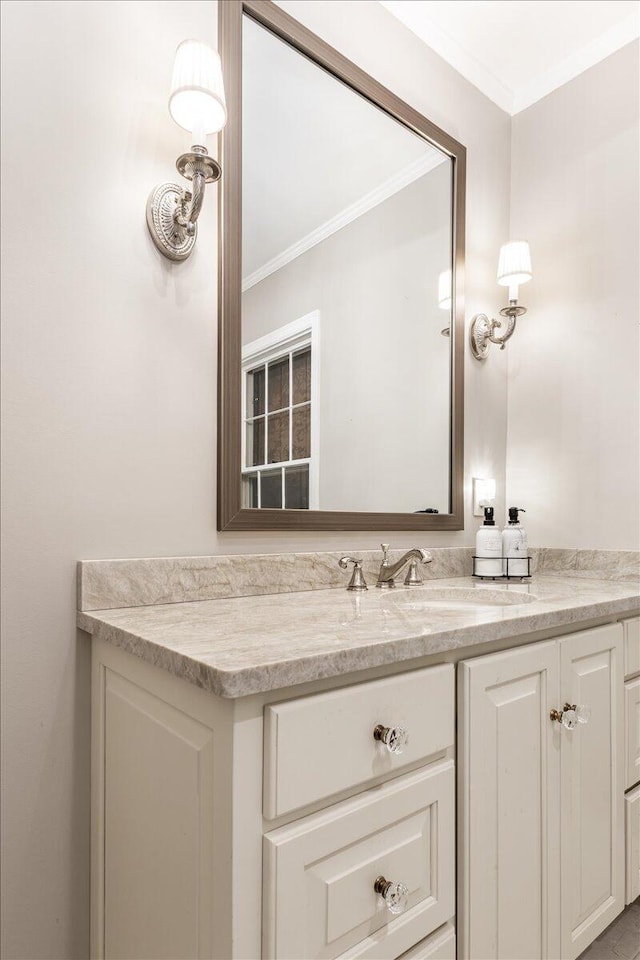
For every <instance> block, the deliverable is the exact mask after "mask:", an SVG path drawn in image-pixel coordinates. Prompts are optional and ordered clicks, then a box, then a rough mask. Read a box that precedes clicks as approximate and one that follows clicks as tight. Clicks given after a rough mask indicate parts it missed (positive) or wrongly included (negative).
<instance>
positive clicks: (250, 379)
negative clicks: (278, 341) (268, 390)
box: [247, 367, 265, 417]
mask: <svg viewBox="0 0 640 960" xmlns="http://www.w3.org/2000/svg"><path fill="white" fill-rule="evenodd" d="M264 379H265V375H264V367H256V369H255V370H250V371H249V373H248V374H247V417H257V416H260V414H262V413H264Z"/></svg>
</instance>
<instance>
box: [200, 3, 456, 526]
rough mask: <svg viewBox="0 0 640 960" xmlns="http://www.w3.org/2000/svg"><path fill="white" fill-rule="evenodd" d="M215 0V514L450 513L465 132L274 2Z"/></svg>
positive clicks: (306, 517)
mask: <svg viewBox="0 0 640 960" xmlns="http://www.w3.org/2000/svg"><path fill="white" fill-rule="evenodd" d="M220 7H221V25H220V26H221V30H220V32H221V54H222V57H223V67H224V70H225V83H226V85H227V96H228V100H229V116H230V121H231V120H232V121H233V124H231V123H230V125H229V126H228V127H227V131H226V132H225V135H224V139H223V158H222V159H223V183H224V187H223V255H222V283H221V290H222V296H221V320H222V325H221V344H220V346H221V362H220V374H221V376H220V403H221V415H220V440H221V442H220V448H219V463H220V470H219V474H220V475H219V480H220V485H219V489H220V494H219V526H220V529H257V528H260V527H262V528H265V527H268V528H270V529H278V528H290V529H429V528H431V529H460V528H461V527H462V489H461V485H462V479H461V442H462V369H461V368H462V348H461V337H460V334H461V322H460V321H461V309H460V299H461V297H460V287H461V266H462V255H463V248H462V243H463V236H462V233H463V224H464V219H463V213H464V211H463V207H464V204H463V201H464V148H463V147H461V146H460V145H459V144H457V143H456V142H455V141H452V140H451V139H450V138H448V137H447V136H446V135H445V134H443V133H442V131H439V130H438V129H437V128H435V127H433V125H431V124H430V123H429V122H428V121H427V120H425V118H423V117H420V116H419V115H418V114H416V113H415V111H413V110H412V109H411V108H409V107H408V106H407V105H406V104H403V103H402V102H401V101H398V100H397V98H395V97H394V96H393V95H392V94H390V93H389V92H388V91H386V90H384V88H382V87H380V86H379V85H378V84H377V83H376V82H375V81H373V80H372V78H370V77H368V76H367V75H366V74H363V73H362V72H361V71H360V70H358V68H356V67H355V66H354V65H353V64H350V63H349V62H348V61H346V60H345V59H344V58H342V57H341V56H340V55H339V54H338V53H337V52H336V51H335V50H333V49H332V48H330V47H328V46H327V45H326V44H324V43H323V42H322V41H320V40H319V39H318V38H317V37H315V36H314V35H313V34H310V33H309V31H307V30H306V29H305V28H303V27H302V26H301V25H300V24H298V23H297V22H296V21H294V20H292V18H290V17H288V16H287V15H286V14H284V13H283V12H282V11H281V10H280V9H279V8H278V7H276V6H275V5H274V4H272V3H270V2H266V0H263V2H257V0H251V2H245V3H242V4H239V3H236V4H231V3H221V4H220ZM240 143H241V152H240ZM235 148H237V152H234V149H235ZM231 177H234V178H237V179H236V180H235V182H229V180H230V178H231ZM240 197H241V198H242V203H240ZM240 209H241V210H242V213H241V215H240ZM235 225H237V227H238V228H239V229H237V232H236V234H232V232H231V231H232V229H233V227H234V226H235ZM234 254H235V256H234ZM452 277H453V278H454V280H453V284H452ZM454 288H455V290H454ZM452 304H453V306H452ZM225 388H226V389H225Z"/></svg>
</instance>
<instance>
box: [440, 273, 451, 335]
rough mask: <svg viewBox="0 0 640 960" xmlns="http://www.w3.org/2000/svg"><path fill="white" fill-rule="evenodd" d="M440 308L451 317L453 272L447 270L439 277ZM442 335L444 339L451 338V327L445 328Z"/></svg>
mask: <svg viewBox="0 0 640 960" xmlns="http://www.w3.org/2000/svg"><path fill="white" fill-rule="evenodd" d="M438 306H439V307H440V309H441V310H448V311H449V317H451V270H445V271H444V272H443V273H441V274H440V276H439V277H438ZM440 333H441V334H442V336H443V337H450V336H451V326H448V327H443V329H442V330H441V331H440Z"/></svg>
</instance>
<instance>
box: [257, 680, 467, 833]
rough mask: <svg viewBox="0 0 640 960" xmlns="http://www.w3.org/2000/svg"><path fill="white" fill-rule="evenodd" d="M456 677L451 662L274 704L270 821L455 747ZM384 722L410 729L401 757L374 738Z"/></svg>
mask: <svg viewBox="0 0 640 960" xmlns="http://www.w3.org/2000/svg"><path fill="white" fill-rule="evenodd" d="M453 677H454V668H453V666H452V664H443V665H442V666H439V667H429V668H427V669H425V670H413V671H411V672H409V673H402V674H398V675H396V676H394V677H385V678H384V679H382V680H372V681H370V682H369V683H361V684H356V685H354V686H349V687H342V688H341V689H340V690H332V691H329V692H327V693H319V694H314V695H313V696H310V697H302V698H300V699H298V700H289V701H287V702H285V703H279V704H273V705H271V706H268V707H267V708H266V709H265V745H264V746H265V748H264V814H265V816H266V817H268V818H270V819H271V818H273V817H278V816H281V815H282V814H284V813H288V812H290V811H291V810H296V809H298V808H299V807H303V806H305V805H307V804H310V803H315V802H316V801H318V800H323V799H325V798H326V797H329V796H331V795H332V794H335V793H339V792H340V791H342V790H349V789H354V788H357V787H361V786H363V785H367V784H368V783H369V782H370V781H371V780H373V779H375V778H376V777H381V776H383V775H385V774H389V773H393V772H395V771H396V770H398V771H399V770H401V769H402V768H403V767H406V766H407V765H408V764H412V763H415V762H416V761H419V760H423V759H424V758H426V757H429V756H431V755H433V754H435V753H438V752H439V751H442V750H445V749H446V748H447V747H449V746H451V745H452V744H453V740H454V679H453ZM378 724H382V725H383V726H385V727H404V728H405V730H406V731H407V732H408V734H409V743H408V745H407V746H406V747H405V749H404V752H403V753H402V754H392V753H389V751H388V750H387V748H386V747H385V746H384V744H382V743H380V742H379V741H377V740H374V738H373V731H374V728H375V727H376V726H377V725H378Z"/></svg>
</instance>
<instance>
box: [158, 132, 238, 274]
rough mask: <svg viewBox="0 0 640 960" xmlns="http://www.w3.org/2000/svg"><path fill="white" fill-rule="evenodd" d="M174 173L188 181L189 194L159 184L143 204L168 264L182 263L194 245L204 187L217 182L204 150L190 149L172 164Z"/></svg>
mask: <svg viewBox="0 0 640 960" xmlns="http://www.w3.org/2000/svg"><path fill="white" fill-rule="evenodd" d="M176 167H177V169H178V172H179V173H181V174H182V176H183V177H185V178H186V179H187V180H190V181H191V184H192V187H191V190H190V191H189V190H183V189H182V188H181V187H178V186H176V184H173V183H162V184H159V186H157V187H156V188H155V189H154V190H153V191H152V192H151V195H150V197H149V200H148V202H147V226H148V227H149V232H150V234H151V237H152V239H153V242H154V243H155V245H156V247H157V248H158V250H160V252H161V253H163V254H164V256H165V257H167V258H168V259H169V260H184V259H186V257H188V256H189V254H190V253H191V251H192V249H193V246H194V244H195V242H196V230H197V228H196V222H197V220H198V217H199V216H200V211H201V210H202V203H203V201H204V192H205V187H206V185H207V183H214V182H215V181H216V180H219V179H220V173H221V171H220V167H219V165H218V164H217V163H216V161H215V160H214V159H213V157H210V156H209V154H208V153H207V150H206V147H200V146H194V147H192V148H191V151H190V152H189V153H183V154H182V156H180V157H178V159H177V161H176Z"/></svg>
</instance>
